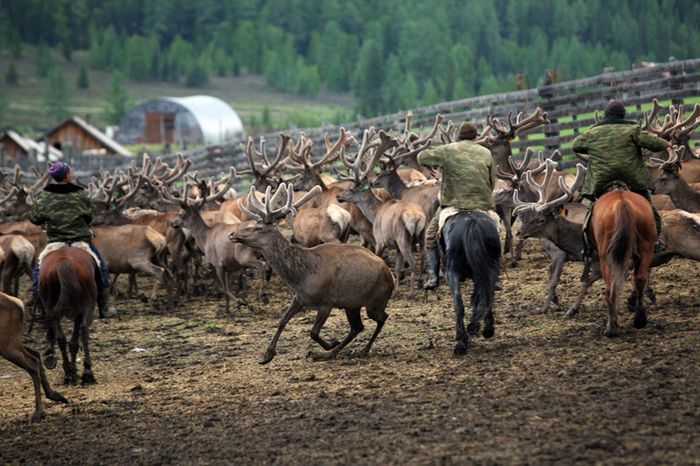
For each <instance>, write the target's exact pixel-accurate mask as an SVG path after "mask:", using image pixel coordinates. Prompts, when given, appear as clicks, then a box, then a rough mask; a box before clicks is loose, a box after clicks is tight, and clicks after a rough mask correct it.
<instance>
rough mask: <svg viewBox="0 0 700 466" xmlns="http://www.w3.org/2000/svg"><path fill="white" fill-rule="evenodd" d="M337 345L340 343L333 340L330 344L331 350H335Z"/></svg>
mask: <svg viewBox="0 0 700 466" xmlns="http://www.w3.org/2000/svg"><path fill="white" fill-rule="evenodd" d="M339 344H340V342H339V341H338V340H333V341H332V342H331V349H333V348H335V347H336V346H338V345H339Z"/></svg>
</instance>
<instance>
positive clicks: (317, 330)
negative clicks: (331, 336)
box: [311, 307, 340, 351]
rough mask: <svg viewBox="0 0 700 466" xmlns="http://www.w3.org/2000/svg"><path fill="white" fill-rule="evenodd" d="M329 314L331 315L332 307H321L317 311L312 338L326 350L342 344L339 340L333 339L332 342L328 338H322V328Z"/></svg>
mask: <svg viewBox="0 0 700 466" xmlns="http://www.w3.org/2000/svg"><path fill="white" fill-rule="evenodd" d="M329 315H331V308H330V307H322V308H320V309H319V310H318V312H317V313H316V320H315V321H314V326H313V327H312V328H311V339H312V340H314V341H315V342H316V343H318V344H319V345H321V347H322V348H323V349H324V350H326V351H330V350H332V349H333V348H335V347H336V346H338V345H339V344H340V342H338V341H337V340H333V341H331V342H330V343H328V342H327V341H326V340H324V339H323V338H321V329H322V328H323V326H324V324H325V323H326V320H328V316H329Z"/></svg>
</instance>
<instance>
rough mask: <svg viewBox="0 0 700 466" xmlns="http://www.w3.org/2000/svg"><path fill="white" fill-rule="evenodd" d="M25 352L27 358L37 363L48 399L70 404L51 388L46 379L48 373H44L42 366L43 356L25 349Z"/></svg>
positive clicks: (30, 349) (32, 350)
mask: <svg viewBox="0 0 700 466" xmlns="http://www.w3.org/2000/svg"><path fill="white" fill-rule="evenodd" d="M24 351H25V353H26V354H27V357H29V358H31V359H32V360H33V361H36V364H37V367H38V368H39V378H40V379H41V386H42V387H43V388H44V393H45V394H46V398H48V399H49V400H52V401H59V402H61V403H68V400H66V399H65V398H64V397H63V395H61V394H60V393H58V392H56V391H54V390H53V389H52V388H51V385H49V379H48V378H47V377H46V373H45V372H44V367H43V366H42V364H41V355H40V354H39V352H38V351H36V350H34V349H32V348H28V347H24Z"/></svg>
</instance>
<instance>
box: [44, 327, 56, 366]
mask: <svg viewBox="0 0 700 466" xmlns="http://www.w3.org/2000/svg"><path fill="white" fill-rule="evenodd" d="M57 325H58V324H57V322H51V323H48V324H47V326H46V349H45V350H44V366H46V368H47V369H49V370H52V369H55V368H56V353H55V350H54V345H55V344H56V335H58V331H57V330H56V326H57Z"/></svg>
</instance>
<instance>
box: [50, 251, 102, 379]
mask: <svg viewBox="0 0 700 466" xmlns="http://www.w3.org/2000/svg"><path fill="white" fill-rule="evenodd" d="M98 280H101V278H100V272H99V269H98V268H97V264H96V263H95V261H94V259H93V258H92V256H91V255H90V254H89V253H88V252H87V251H85V250H83V249H80V248H74V247H65V248H61V249H57V250H56V251H53V252H51V253H49V254H47V255H46V257H44V259H43V260H42V262H41V269H40V271H39V296H40V297H41V301H42V302H43V304H44V309H45V312H46V313H45V316H44V319H42V320H44V321H45V323H46V326H47V334H48V340H49V348H48V350H47V353H46V367H47V368H49V369H53V368H54V367H56V357H55V355H54V354H53V347H54V344H55V342H56V341H58V346H59V348H60V349H61V355H62V356H63V371H64V374H65V375H64V382H65V383H66V384H75V383H77V381H78V373H77V369H76V365H75V358H76V355H77V354H78V346H79V344H78V338H80V339H81V340H82V343H83V351H84V353H85V357H84V358H83V359H84V362H83V366H84V370H83V376H82V378H81V382H82V383H83V384H91V383H95V377H94V375H93V374H92V361H91V359H90V350H89V347H88V341H89V338H90V333H89V332H90V324H91V323H92V318H93V311H94V309H95V302H96V300H97V286H98V283H97V281H98ZM63 317H65V318H67V319H72V320H73V322H74V325H73V334H72V335H71V341H70V353H71V357H70V359H69V358H68V353H67V352H66V337H65V335H64V334H63V330H62V329H61V324H60V320H61V318H63Z"/></svg>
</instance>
